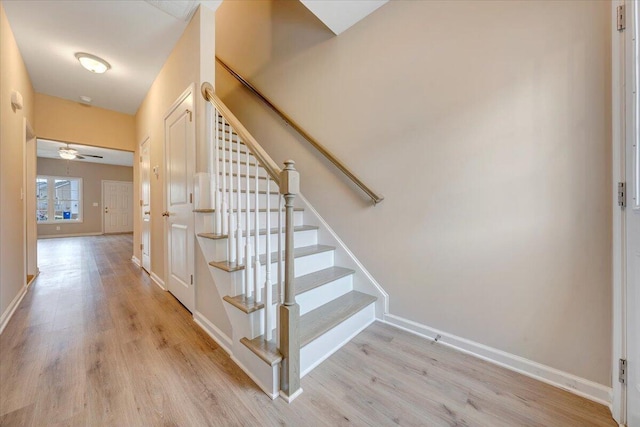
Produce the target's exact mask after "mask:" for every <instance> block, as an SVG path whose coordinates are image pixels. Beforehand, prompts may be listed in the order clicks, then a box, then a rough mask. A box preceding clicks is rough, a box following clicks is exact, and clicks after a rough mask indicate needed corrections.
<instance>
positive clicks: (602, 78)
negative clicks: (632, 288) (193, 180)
mask: <svg viewBox="0 0 640 427" xmlns="http://www.w3.org/2000/svg"><path fill="white" fill-rule="evenodd" d="M609 9H610V4H609V3H608V2H604V1H603V2H599V1H566V2H562V1H554V2H538V1H531V2H526V1H525V2H501V1H500V2H491V1H482V2H477V1H455V2H452V1H422V2H421V1H391V2H390V3H388V4H387V5H385V6H383V7H382V8H380V9H379V10H377V11H376V12H374V13H373V14H372V15H370V16H369V17H367V18H365V19H364V20H363V21H362V22H360V23H359V24H357V25H355V26H354V27H352V28H351V29H349V30H348V31H346V32H345V33H343V34H341V35H340V36H338V37H334V36H332V35H331V34H330V33H329V32H328V30H326V28H324V27H323V26H322V24H320V23H319V22H318V21H316V20H315V17H313V15H312V14H311V13H310V12H309V11H308V10H306V9H305V8H304V7H303V6H302V5H301V4H299V3H298V2H273V1H266V2H246V1H233V2H224V3H223V4H222V6H221V7H220V9H219V10H218V13H217V15H216V40H217V46H216V52H217V54H218V55H219V56H220V57H221V58H222V59H224V60H225V61H227V62H228V63H229V64H230V65H231V66H232V67H234V68H236V69H237V71H239V72H240V73H241V74H243V75H244V76H245V77H247V78H248V79H249V80H250V81H251V82H252V83H254V84H255V85H256V86H257V87H258V88H259V89H261V90H262V91H263V92H264V93H265V94H266V95H267V96H268V97H270V98H272V100H273V101H274V102H275V103H276V104H277V105H279V106H281V107H282V108H283V109H284V110H285V111H286V112H287V113H288V114H290V115H291V116H292V117H293V118H294V119H295V120H296V121H298V122H299V123H300V124H301V125H302V126H303V127H304V128H305V129H306V130H307V131H308V132H309V133H310V134H312V135H314V136H315V137H316V138H317V139H318V140H319V141H321V142H322V143H323V144H326V145H327V146H328V147H329V148H330V149H331V150H332V151H333V152H335V153H336V154H337V155H338V157H340V158H341V159H343V160H344V162H345V163H346V164H347V165H349V166H350V167H351V168H353V170H354V171H355V172H356V173H358V174H359V175H361V176H362V177H363V178H364V180H365V181H366V182H367V183H369V184H371V185H372V186H373V187H374V188H375V189H378V190H379V191H380V192H381V193H382V194H383V195H384V196H385V200H384V202H383V203H382V204H381V205H379V206H377V207H375V208H374V207H371V206H370V202H369V201H368V200H367V198H366V197H365V196H363V195H362V193H360V192H359V191H358V190H357V189H356V188H355V187H354V186H353V185H352V184H350V183H349V182H348V181H346V180H345V178H344V177H342V176H340V174H339V172H337V171H336V170H335V169H334V168H333V167H332V166H331V165H330V164H329V163H328V162H327V161H325V160H324V159H322V158H320V157H319V155H318V154H317V153H316V152H315V151H313V150H312V149H311V148H310V147H309V145H308V144H306V143H305V142H302V141H299V138H297V137H296V136H295V135H294V134H293V133H292V131H291V130H290V128H287V127H284V126H283V125H282V124H281V123H280V122H279V121H278V120H277V119H275V118H274V115H273V114H271V113H269V112H266V110H265V108H264V107H263V106H262V105H260V104H259V103H257V101H255V99H254V98H252V97H250V96H249V95H248V94H247V92H245V91H244V90H242V89H240V88H239V87H238V86H237V84H236V83H235V82H234V81H233V80H232V79H230V77H229V76H228V74H226V73H225V72H224V71H223V70H221V69H220V68H218V70H217V72H216V75H217V81H216V88H217V91H218V93H219V94H220V95H221V96H222V97H223V99H224V100H225V102H227V103H228V104H229V106H230V107H231V109H232V110H233V112H234V113H235V114H236V115H237V116H238V117H239V118H240V120H242V121H243V123H244V124H245V125H246V126H247V127H248V128H249V130H250V131H251V132H252V133H254V136H256V137H257V138H258V141H260V142H261V143H262V144H264V146H265V147H266V148H267V150H268V151H269V153H270V154H271V155H272V156H273V158H274V159H275V160H276V161H277V162H279V163H281V162H282V161H284V160H285V159H286V158H293V159H295V160H296V162H297V163H296V166H297V167H298V168H299V170H300V171H301V175H302V176H301V179H302V191H303V193H304V195H305V196H306V197H307V198H308V199H309V200H310V202H311V203H312V204H313V205H314V206H315V207H316V209H317V210H318V211H319V212H320V214H321V215H322V216H323V217H324V218H325V219H326V220H327V221H328V222H329V224H330V225H331V226H332V227H333V228H334V229H335V230H336V231H337V233H338V234H339V236H340V237H341V238H342V239H343V240H344V241H345V243H346V244H347V246H349V248H350V249H351V250H352V251H353V252H354V253H355V254H356V256H357V257H358V258H359V259H360V260H361V261H362V262H363V264H364V265H365V266H366V267H367V268H368V269H369V271H370V272H371V273H372V274H373V276H374V277H375V278H376V279H377V280H378V281H379V282H380V284H381V285H382V286H383V287H384V288H385V290H386V291H387V292H388V293H389V294H390V312H391V313H392V314H394V315H398V316H402V317H404V318H408V319H411V320H413V321H416V322H419V323H422V324H425V325H428V326H430V327H433V328H437V329H440V330H443V331H446V332H448V333H452V334H455V335H458V336H460V337H464V338H467V339H471V340H473V341H477V342H479V343H482V344H485V345H488V346H491V347H494V348H497V349H500V350H504V351H506V352H509V353H512V354H515V355H518V356H522V357H525V358H527V359H530V360H533V361H536V362H539V363H542V364H545V365H548V366H551V367H554V368H557V369H560V370H562V371H566V372H570V373H572V374H575V375H578V376H580V377H583V378H586V379H589V380H592V381H595V382H598V383H601V384H605V385H609V384H610V366H611V356H610V353H611V315H612V313H611V279H610V277H611V271H610V262H611V257H610V248H611V231H610V224H611V214H610V212H611V209H610V203H609V202H610V188H611V178H610V177H611V174H610V164H611V158H610V157H611V141H610V128H611V123H610V117H611V111H610V105H611V101H610V79H611V76H610V71H609V69H610V64H611V57H610V42H611V40H610V33H609V32H610V24H609V22H610V10H609ZM452 23H455V25H453V24H452Z"/></svg>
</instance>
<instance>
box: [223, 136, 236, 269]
mask: <svg viewBox="0 0 640 427" xmlns="http://www.w3.org/2000/svg"><path fill="white" fill-rule="evenodd" d="M227 129H228V134H227V138H228V139H229V235H228V236H227V245H228V256H227V258H228V260H229V262H230V263H235V262H236V212H234V209H235V206H234V202H235V200H234V197H233V128H232V127H231V126H228V127H227V128H226V129H225V132H227Z"/></svg>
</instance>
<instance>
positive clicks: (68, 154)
mask: <svg viewBox="0 0 640 427" xmlns="http://www.w3.org/2000/svg"><path fill="white" fill-rule="evenodd" d="M58 155H59V156H60V157H62V158H63V159H65V160H73V159H80V160H84V159H85V158H87V157H94V158H96V159H102V158H103V157H102V156H96V155H95V154H81V153H78V150H76V149H75V148H71V147H69V144H67V146H66V147H60V148H58Z"/></svg>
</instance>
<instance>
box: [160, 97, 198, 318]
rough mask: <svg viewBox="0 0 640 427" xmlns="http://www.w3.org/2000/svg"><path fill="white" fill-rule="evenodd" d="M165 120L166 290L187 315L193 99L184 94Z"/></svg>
mask: <svg viewBox="0 0 640 427" xmlns="http://www.w3.org/2000/svg"><path fill="white" fill-rule="evenodd" d="M174 105H175V106H174V108H172V109H171V110H170V112H169V114H168V115H167V116H166V117H165V121H164V130H165V172H166V173H165V177H166V191H167V198H166V200H167V205H166V206H167V210H166V211H165V212H164V213H163V216H165V221H166V233H167V234H166V236H167V239H166V242H167V252H166V254H167V262H166V268H167V275H166V277H167V280H168V284H167V288H168V289H169V291H170V292H171V293H172V294H173V295H174V296H175V297H176V298H177V299H178V300H179V301H180V302H181V303H182V305H184V306H185V307H186V308H187V309H188V310H189V311H191V312H193V309H194V306H195V291H194V286H193V270H194V231H193V179H192V178H193V175H194V172H195V145H196V144H195V142H196V141H195V123H194V121H193V95H192V93H191V91H187V92H185V93H184V94H183V95H182V96H181V97H180V98H178V100H177V101H176V103H175V104H174Z"/></svg>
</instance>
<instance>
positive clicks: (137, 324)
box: [0, 235, 615, 427]
mask: <svg viewBox="0 0 640 427" xmlns="http://www.w3.org/2000/svg"><path fill="white" fill-rule="evenodd" d="M132 247H133V243H132V238H131V235H116V236H98V237H81V238H62V239H47V240H41V241H39V244H38V255H39V267H40V270H41V274H40V276H39V277H38V278H37V279H36V280H35V281H34V282H33V284H32V285H31V288H30V290H29V292H28V294H27V295H26V297H25V298H24V300H23V301H22V303H21V304H20V306H19V308H18V309H17V311H16V313H15V315H14V317H13V318H12V319H11V321H10V323H9V324H8V325H7V328H6V330H5V331H4V332H3V333H2V335H0V425H2V426H127V427H128V426H208V425H216V426H217V425H220V426H276V425H291V426H342V425H357V426H365V425H372V426H387V425H407V426H409V425H410V426H440V425H442V426H614V425H615V423H614V422H613V420H612V419H611V417H610V414H609V411H608V409H606V408H605V407H604V406H602V405H598V404H595V403H593V402H590V401H588V400H585V399H582V398H580V397H577V396H575V395H572V394H570V393H567V392H565V391H562V390H559V389H556V388H554V387H551V386H549V385H546V384H543V383H540V382H538V381H535V380H533V379H530V378H527V377H525V376H522V375H519V374H516V373H513V372H511V371H508V370H506V369H503V368H500V367H497V366H494V365H491V364H489V363H486V362H483V361H481V360H478V359H475V358H473V357H471V356H468V355H465V354H462V353H459V352H456V351H454V350H451V349H448V348H446V347H444V346H442V345H440V344H437V343H433V342H431V341H427V340H423V339H420V338H417V337H415V336H412V335H410V334H408V333H405V332H403V331H400V330H397V329H395V328H392V327H390V326H388V325H384V324H381V323H375V324H373V325H372V326H370V327H369V328H367V329H366V330H365V331H364V332H362V333H361V334H360V335H358V336H357V337H356V338H355V339H354V340H353V341H351V342H350V343H349V344H347V345H346V346H345V347H344V348H342V349H341V350H339V351H338V352H337V353H336V354H334V355H333V356H331V357H330V358H329V359H328V360H327V361H325V362H324V363H322V364H321V365H320V366H319V367H318V368H316V369H315V370H314V371H313V372H312V373H310V374H309V375H307V376H306V377H305V378H303V380H302V387H303V389H304V393H303V394H302V395H301V396H300V397H299V398H298V399H296V400H295V401H294V402H293V403H292V404H290V405H287V404H286V403H285V402H284V401H283V400H282V399H277V400H275V401H271V400H270V399H269V398H268V397H267V396H266V395H265V394H264V393H262V391H260V390H259V389H258V387H257V386H256V385H255V384H254V383H253V382H252V381H251V380H250V379H249V378H248V377H247V375H246V374H244V372H242V370H240V369H239V368H238V367H237V366H236V365H235V364H234V363H233V362H232V361H231V360H230V358H229V357H228V356H227V354H226V353H225V352H224V351H223V350H222V349H221V348H220V347H219V346H218V345H217V344H216V343H215V342H214V341H213V340H211V339H210V338H209V337H208V336H207V335H206V334H205V333H204V332H203V331H202V330H200V329H199V327H198V326H197V325H196V324H195V323H194V322H193V320H192V317H191V315H190V314H189V312H188V311H187V310H185V309H184V307H183V306H182V305H180V303H178V302H177V300H175V299H174V298H173V297H172V296H171V294H169V293H168V292H164V291H162V290H161V289H160V288H158V287H157V286H156V285H155V284H153V283H152V281H151V280H150V279H149V277H148V275H147V274H146V273H144V272H143V271H142V270H141V269H139V268H138V267H136V266H135V265H134V264H133V263H132V262H131V260H130V258H131V250H132Z"/></svg>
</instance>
